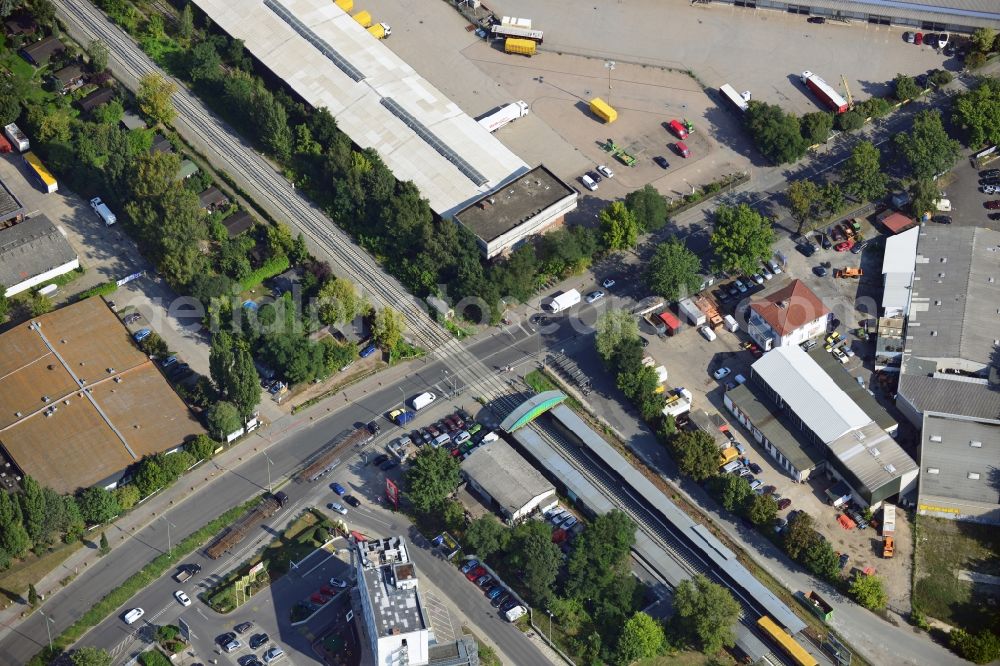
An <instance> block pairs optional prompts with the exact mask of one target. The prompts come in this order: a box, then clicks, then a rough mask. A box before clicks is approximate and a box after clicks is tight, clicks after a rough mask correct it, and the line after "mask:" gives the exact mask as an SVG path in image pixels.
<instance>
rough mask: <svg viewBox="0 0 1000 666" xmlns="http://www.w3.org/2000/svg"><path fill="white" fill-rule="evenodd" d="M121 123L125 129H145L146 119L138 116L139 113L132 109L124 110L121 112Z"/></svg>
mask: <svg viewBox="0 0 1000 666" xmlns="http://www.w3.org/2000/svg"><path fill="white" fill-rule="evenodd" d="M121 124H122V127H124V128H125V129H127V130H144V129H146V121H145V120H143V119H142V118H141V117H139V114H138V113H135V112H134V111H126V112H125V113H124V114H122V119H121Z"/></svg>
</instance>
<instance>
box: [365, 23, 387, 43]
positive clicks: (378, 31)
mask: <svg viewBox="0 0 1000 666" xmlns="http://www.w3.org/2000/svg"><path fill="white" fill-rule="evenodd" d="M368 34H370V35H371V36H372V37H374V38H375V39H385V38H386V37H388V36H389V35H391V34H392V28H390V27H389V24H388V23H376V24H375V25H373V26H371V27H369V28H368Z"/></svg>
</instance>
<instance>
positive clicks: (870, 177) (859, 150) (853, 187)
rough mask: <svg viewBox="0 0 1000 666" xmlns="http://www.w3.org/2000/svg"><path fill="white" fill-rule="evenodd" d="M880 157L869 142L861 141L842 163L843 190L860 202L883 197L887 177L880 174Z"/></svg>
mask: <svg viewBox="0 0 1000 666" xmlns="http://www.w3.org/2000/svg"><path fill="white" fill-rule="evenodd" d="M881 159H882V156H881V155H880V154H879V151H878V148H876V147H875V144H873V143H872V142H871V141H861V142H860V143H858V144H857V145H856V146H854V148H853V149H852V150H851V156H850V157H848V158H847V161H846V162H845V163H844V181H843V182H844V190H846V191H847V193H848V194H850V195H852V196H854V197H857V198H858V199H861V200H862V201H878V200H879V199H881V198H882V197H884V196H885V193H886V191H887V186H888V183H889V177H888V176H887V175H885V174H884V173H882V162H881Z"/></svg>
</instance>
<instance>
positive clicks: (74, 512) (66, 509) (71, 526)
mask: <svg viewBox="0 0 1000 666" xmlns="http://www.w3.org/2000/svg"><path fill="white" fill-rule="evenodd" d="M53 492H54V491H53ZM59 499H60V500H61V502H62V505H63V511H62V515H63V521H64V522H63V532H64V534H63V541H65V542H66V543H73V542H74V541H76V540H77V539H79V538H80V537H81V536H83V533H84V532H85V531H86V529H87V523H86V521H85V520H84V519H83V515H82V514H81V513H80V507H79V506H77V503H76V500H75V499H74V498H73V496H72V495H59Z"/></svg>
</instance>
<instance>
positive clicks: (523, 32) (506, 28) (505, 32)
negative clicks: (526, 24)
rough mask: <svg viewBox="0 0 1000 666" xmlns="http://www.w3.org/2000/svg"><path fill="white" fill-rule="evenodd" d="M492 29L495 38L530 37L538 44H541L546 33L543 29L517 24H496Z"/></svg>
mask: <svg viewBox="0 0 1000 666" xmlns="http://www.w3.org/2000/svg"><path fill="white" fill-rule="evenodd" d="M490 31H491V32H492V33H493V39H506V38H507V37H515V38H517V39H530V40H531V41H533V42H535V43H536V44H541V43H542V37H543V36H544V35H545V33H543V32H542V31H541V30H531V29H529V28H519V27H517V26H516V25H494V26H493V27H492V28H491V29H490Z"/></svg>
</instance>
